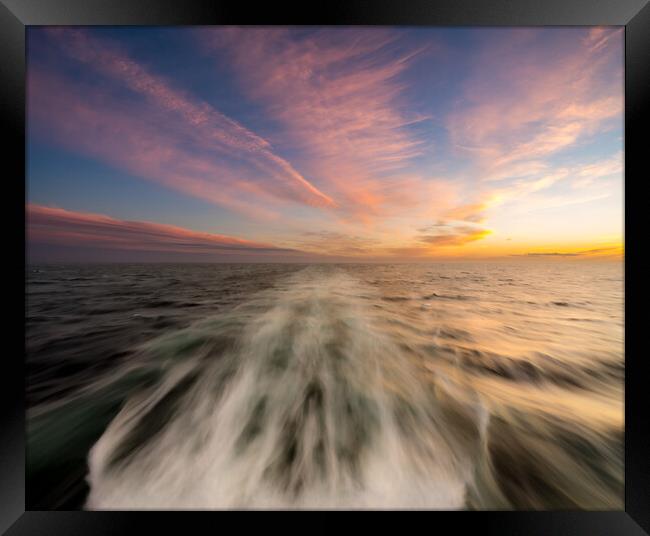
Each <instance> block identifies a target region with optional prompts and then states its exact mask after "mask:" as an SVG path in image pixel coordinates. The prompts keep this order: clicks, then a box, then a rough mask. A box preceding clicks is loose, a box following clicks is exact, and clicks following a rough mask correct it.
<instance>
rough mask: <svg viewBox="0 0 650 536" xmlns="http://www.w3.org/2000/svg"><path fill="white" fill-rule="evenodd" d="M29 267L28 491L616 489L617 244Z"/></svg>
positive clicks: (32, 504) (286, 498)
mask: <svg viewBox="0 0 650 536" xmlns="http://www.w3.org/2000/svg"><path fill="white" fill-rule="evenodd" d="M26 279H27V287H26V292H27V295H26V300H27V309H26V310H27V313H26V348H27V358H26V398H27V405H28V413H27V482H26V487H27V492H26V496H27V508H28V509H99V510H106V509H223V508H252V509H257V508H271V509H293V508H304V509H311V508H324V509H330V508H355V509H356V508H361V509H366V508H381V509H387V508H391V509H392V508H409V509H410V508H427V509H445V510H448V509H478V510H481V509H490V510H494V509H515V510H520V509H523V510H558V509H570V510H575V509H587V510H603V509H605V510H612V509H618V510H620V509H622V508H623V495H624V494H623V490H624V466H623V447H624V403H623V395H624V373H625V363H624V352H623V342H624V316H623V302H624V287H623V263H622V262H584V261H574V260H569V259H555V260H552V261H550V260H549V261H545V262H543V261H537V260H531V261H527V260H522V261H519V262H510V263H498V262H484V263H479V262H473V263H436V264H433V263H432V264H336V265H335V264H321V265H316V264H313V265H305V264H302V265H299V264H138V265H136V264H104V265H99V264H95V265H90V264H89V265H80V264H78V265H32V266H29V268H28V271H27V273H26Z"/></svg>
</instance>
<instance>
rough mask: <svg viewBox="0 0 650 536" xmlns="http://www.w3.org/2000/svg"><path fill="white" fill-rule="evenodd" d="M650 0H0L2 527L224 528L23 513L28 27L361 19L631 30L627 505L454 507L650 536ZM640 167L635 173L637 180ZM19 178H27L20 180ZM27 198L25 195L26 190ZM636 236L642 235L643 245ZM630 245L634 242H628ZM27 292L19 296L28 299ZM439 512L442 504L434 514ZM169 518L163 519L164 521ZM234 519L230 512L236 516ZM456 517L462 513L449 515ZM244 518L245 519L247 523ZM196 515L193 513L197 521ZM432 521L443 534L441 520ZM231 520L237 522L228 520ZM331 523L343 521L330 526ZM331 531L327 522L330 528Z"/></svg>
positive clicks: (529, 525)
mask: <svg viewBox="0 0 650 536" xmlns="http://www.w3.org/2000/svg"><path fill="white" fill-rule="evenodd" d="M648 1H649V0H546V1H544V2H540V1H539V0H447V1H441V0H437V1H433V0H407V1H402V2H396V1H392V2H391V1H390V0H374V1H373V2H368V1H364V0H336V1H334V0H329V1H328V2H317V3H307V2H305V3H303V4H301V5H292V6H291V7H290V8H289V7H288V8H286V11H284V12H282V11H281V10H280V8H279V6H277V5H276V4H275V3H273V4H271V3H266V4H261V3H260V5H259V6H258V5H255V6H251V5H250V4H248V3H242V2H240V3H236V2H231V1H228V2H226V1H220V0H217V1H208V0H191V1H190V0H184V1H182V0H0V54H1V61H0V78H1V80H0V92H1V94H0V109H1V114H2V125H3V130H4V132H5V134H6V136H7V137H6V141H5V144H4V151H3V153H4V160H5V166H7V164H8V171H7V172H6V174H5V175H4V178H5V180H4V182H3V184H4V186H5V188H10V192H9V195H8V196H7V197H8V201H6V202H5V204H4V205H5V206H4V207H3V208H4V210H3V211H2V215H3V219H5V220H6V221H5V222H4V226H3V229H4V230H5V239H6V238H7V237H8V238H10V240H9V242H10V245H9V250H8V251H7V253H8V254H7V255H6V259H5V262H4V263H3V264H4V268H5V273H6V276H5V279H4V283H5V285H4V286H5V287H6V289H11V290H13V292H12V293H11V299H10V300H9V301H8V303H7V302H6V303H5V307H6V312H8V315H7V316H6V320H5V321H4V327H5V330H6V331H5V335H4V336H5V337H6V338H7V339H8V340H10V341H11V342H12V343H13V344H15V346H13V344H12V346H11V350H6V351H5V352H2V372H0V382H1V385H0V397H1V399H0V436H1V438H2V439H1V441H0V533H5V531H6V534H8V535H10V536H17V535H23V534H48V535H58V534H65V535H72V534H97V535H101V534H124V533H135V532H143V531H145V532H152V531H153V530H155V529H154V528H153V527H152V521H153V519H152V518H153V517H156V518H158V520H159V522H160V521H161V520H162V523H161V526H165V527H166V528H167V529H170V528H172V529H176V531H180V530H183V531H185V532H187V531H188V530H190V531H191V532H192V533H193V532H194V529H188V520H189V521H192V522H193V521H194V520H197V519H200V521H201V523H204V524H205V526H210V527H211V528H212V530H218V528H219V525H218V524H217V523H215V518H214V517H213V516H212V514H213V513H197V512H193V513H187V512H182V513H181V512H176V513H162V512H159V513H156V514H154V513H152V512H150V513H145V512H62V511H56V512H55V511H52V512H40V511H25V431H24V427H25V412H24V347H25V344H24V342H25V341H24V312H25V307H24V284H23V286H22V288H21V286H20V285H19V283H18V282H19V281H21V278H23V279H22V281H23V283H24V281H25V280H24V277H25V232H24V231H25V227H24V222H25V196H26V192H25V182H24V177H25V171H26V169H25V158H24V150H25V30H26V27H27V26H33V25H194V24H202V25H207V24H292V25H293V24H317V25H323V24H325V25H329V24H353V25H369V24H370V25H384V24H390V25H447V26H449V25H453V26H511V25H516V26H530V25H561V26H574V25H622V26H625V60H626V70H625V170H626V181H625V194H626V195H625V230H626V233H625V235H626V243H627V244H628V247H626V250H627V251H626V259H625V291H626V293H625V319H626V325H625V335H626V336H625V356H626V388H625V423H626V433H625V439H626V442H625V473H626V474H625V510H624V511H616V512H572V511H566V512H565V511H562V512H466V513H463V514H462V515H461V514H460V513H457V514H453V513H445V514H446V516H447V517H446V519H447V520H452V519H453V524H454V527H455V528H454V530H455V531H457V530H461V531H462V530H463V529H466V528H470V527H471V528H473V529H474V530H481V531H486V530H487V531H488V532H495V533H498V534H503V535H509V534H530V535H534V534H540V535H541V534H553V535H555V534H585V535H587V534H589V535H600V534H602V535H605V534H608V535H609V534H620V535H628V534H629V535H637V534H638V535H641V534H644V533H645V534H650V493H649V490H650V483H649V482H650V455H649V452H650V440H649V434H648V429H649V426H648V418H647V416H646V409H647V408H648V407H650V404H648V396H647V391H648V389H647V388H646V385H645V384H646V383H647V382H646V380H645V375H644V374H643V373H642V369H643V361H644V360H645V359H646V355H645V354H646V351H645V350H644V344H643V343H644V340H643V335H644V327H645V326H644V324H646V323H647V320H646V318H647V314H645V315H644V314H643V310H644V309H643V300H644V299H645V296H647V293H646V292H645V291H646V290H647V275H646V274H644V268H645V264H644V263H643V261H642V257H641V255H642V253H641V250H642V249H643V248H639V247H638V246H635V241H636V240H637V238H636V237H637V236H638V237H639V241H640V240H642V239H643V233H642V231H641V229H642V228H643V222H644V218H645V212H646V210H644V209H645V207H642V204H645V203H644V201H645V199H644V197H643V195H642V193H641V187H642V182H643V181H642V179H643V176H646V177H647V171H646V173H645V174H642V172H641V170H642V169H644V168H643V167H642V166H643V162H642V159H644V157H645V156H646V155H645V154H644V153H646V152H647V151H646V150H645V145H646V144H645V143H644V139H645V138H644V134H645V132H644V130H645V129H646V124H647V123H648V119H649V118H648V104H647V102H648V100H647V96H648V89H650V61H648V60H649V58H650V47H649V46H648V45H649V43H650V5H648ZM637 175H638V176H637ZM21 177H22V179H23V180H22V181H21V180H20V179H21ZM21 195H22V196H23V198H21ZM637 243H638V242H637ZM629 244H631V246H629ZM21 293H22V295H21ZM436 513H438V514H440V515H442V514H443V512H436ZM161 515H162V518H161V517H160V516H161ZM229 515H231V514H229ZM449 515H454V516H455V517H454V518H449V517H448V516H449ZM241 517H242V516H238V519H237V521H236V522H237V523H238V524H239V525H238V527H240V528H241V527H242V525H241ZM190 518H191V519H190ZM439 519H440V518H437V519H436V520H435V525H427V526H428V527H430V528H431V530H434V529H436V528H437V526H438V520H439ZM232 521H234V520H231V522H232ZM332 526H334V525H332ZM322 527H323V528H325V527H326V525H323V526H322Z"/></svg>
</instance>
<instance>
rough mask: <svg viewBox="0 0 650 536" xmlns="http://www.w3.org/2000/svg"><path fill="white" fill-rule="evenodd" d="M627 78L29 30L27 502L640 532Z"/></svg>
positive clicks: (240, 41) (569, 50) (514, 32)
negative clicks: (564, 516)
mask: <svg viewBox="0 0 650 536" xmlns="http://www.w3.org/2000/svg"><path fill="white" fill-rule="evenodd" d="M625 54H626V31H625V26H620V25H586V26H585V25H583V26H569V25H564V26H409V25H381V26H374V25H342V26H330V25H308V26H289V25H284V26H270V25H261V26H250V25H244V26H233V25H196V26H190V25H168V26H144V25H130V26H117V25H75V26H72V25H30V26H26V28H25V73H24V75H25V82H24V83H25V92H26V93H25V118H24V120H25V205H24V211H25V229H24V230H25V243H24V247H25V256H26V260H25V317H24V322H25V357H24V361H25V368H24V375H25V378H24V382H25V402H24V405H25V417H24V419H25V428H26V433H25V507H26V509H28V510H112V511H114V510H242V509H243V510H394V509H398V510H491V511H492V510H499V511H503V510H506V511H512V510H516V511H540V510H541V511H558V510H561V511H577V510H579V511H622V510H624V509H625V505H626V502H625V483H626V479H625V466H626V464H625V463H624V462H625V459H626V456H625V447H626V442H625V431H626V427H625V422H626V420H625V410H626V403H625V371H626V366H625V310H624V309H625V268H626V267H625V221H624V220H625V183H624V168H625V166H624V160H625V123H624V121H625V100H626V97H625V96H626V85H625V84H626V61H625V60H626V56H625ZM637 143H638V142H637ZM21 203H22V201H21ZM20 270H22V266H21V267H20ZM10 286H11V284H10ZM637 357H639V356H637ZM641 357H642V359H644V358H643V356H641Z"/></svg>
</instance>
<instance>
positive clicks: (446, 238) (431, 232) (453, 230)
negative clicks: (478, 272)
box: [416, 221, 491, 247]
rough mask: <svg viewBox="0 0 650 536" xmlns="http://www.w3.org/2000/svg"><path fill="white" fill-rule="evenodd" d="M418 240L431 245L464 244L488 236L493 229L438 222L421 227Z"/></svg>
mask: <svg viewBox="0 0 650 536" xmlns="http://www.w3.org/2000/svg"><path fill="white" fill-rule="evenodd" d="M419 232H420V234H419V235H418V236H417V238H416V239H417V241H418V242H424V243H426V244H429V245H430V246H440V247H444V246H463V245H465V244H467V243H469V242H475V241H477V240H481V239H482V238H485V237H486V236H488V235H489V234H490V233H491V231H490V230H489V229H483V228H481V227H478V226H474V225H464V224H456V223H453V222H444V221H441V222H438V223H434V224H431V225H428V226H426V227H423V228H421V229H419Z"/></svg>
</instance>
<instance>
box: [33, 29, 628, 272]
mask: <svg viewBox="0 0 650 536" xmlns="http://www.w3.org/2000/svg"><path fill="white" fill-rule="evenodd" d="M27 36H28V48H27V52H28V56H27V57H28V84H27V89H28V94H27V97H28V102H27V115H28V137H27V142H28V145H27V165H28V168H27V224H28V225H27V230H28V251H29V253H30V256H31V258H32V259H33V260H35V261H94V260H101V261H107V260H115V261H141V260H154V261H171V262H174V261H185V260H189V261H201V260H203V261H237V262H239V261H247V260H250V261H267V260H268V261H284V260H286V261H292V260H296V261H312V260H313V261H327V260H355V261H357V260H358V261H391V262H392V261H411V260H412V261H427V260H428V261H436V260H464V259H504V258H507V259H510V260H513V259H532V258H547V259H556V260H558V261H559V260H565V261H569V260H579V259H593V258H606V259H612V258H613V259H620V258H621V255H622V252H623V249H622V244H623V107H624V100H623V58H624V56H623V52H624V51H623V29H622V28H620V27H608V28H596V27H584V28H579V27H567V28H559V27H558V28H550V27H546V28H451V27H450V28H435V27H434V28H417V27H409V28H401V27H396V28H391V27H372V28H370V27H368V28H364V27H355V28H328V27H326V28H318V27H314V28H310V27H295V28H281V27H268V28H264V27H248V28H235V27H184V28H180V27H179V28H173V27H170V28H155V27H151V28H147V27H143V28H138V27H135V28H128V27H120V28H108V27H107V28H71V27H63V28H62V27H51V28H47V27H43V28H39V27H30V28H28V30H27Z"/></svg>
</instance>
